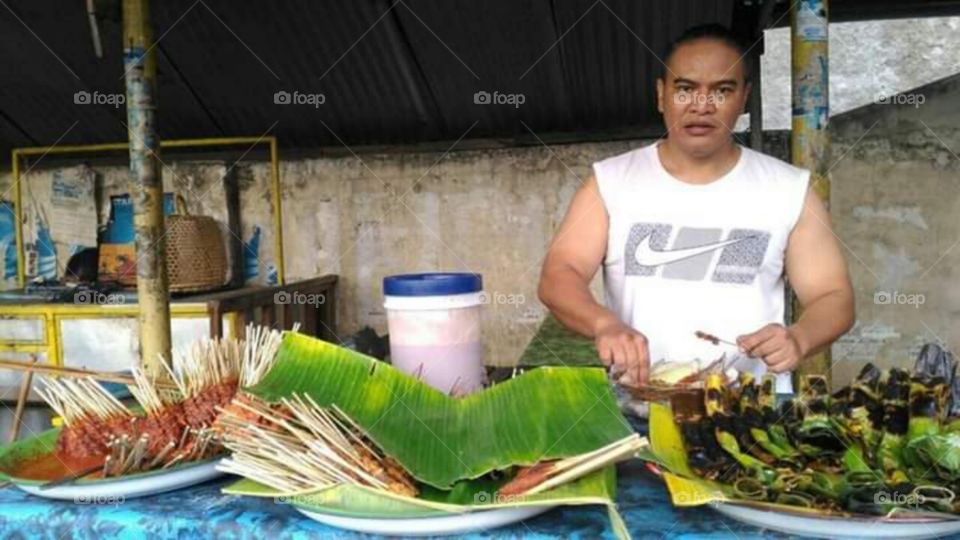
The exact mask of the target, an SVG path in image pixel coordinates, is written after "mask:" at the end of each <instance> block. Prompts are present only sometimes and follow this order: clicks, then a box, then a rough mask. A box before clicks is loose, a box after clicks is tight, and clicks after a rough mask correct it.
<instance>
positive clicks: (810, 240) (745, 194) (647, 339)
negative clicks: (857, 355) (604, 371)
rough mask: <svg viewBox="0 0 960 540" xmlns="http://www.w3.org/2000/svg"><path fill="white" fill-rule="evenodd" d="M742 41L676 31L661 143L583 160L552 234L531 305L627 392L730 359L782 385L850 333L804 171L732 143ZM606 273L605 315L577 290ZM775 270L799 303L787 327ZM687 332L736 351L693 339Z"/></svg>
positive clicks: (724, 33)
mask: <svg viewBox="0 0 960 540" xmlns="http://www.w3.org/2000/svg"><path fill="white" fill-rule="evenodd" d="M744 57H745V51H744V48H743V46H742V45H741V44H740V43H739V42H738V41H737V39H736V38H735V37H734V36H733V35H732V34H731V33H730V32H729V30H727V29H725V28H723V27H721V26H717V25H708V26H700V27H696V28H693V29H690V30H688V31H687V32H686V33H684V34H683V36H681V37H680V38H679V39H678V40H677V41H676V42H674V44H673V45H672V46H671V48H670V50H669V51H668V54H667V55H666V56H665V57H664V58H663V60H664V63H665V69H664V73H663V75H662V77H661V78H660V79H659V80H657V103H658V109H659V111H660V113H661V114H662V115H663V119H664V123H665V124H666V127H667V138H666V139H665V140H661V141H658V142H657V143H655V144H652V145H650V146H646V147H643V148H638V149H636V150H633V151H631V152H627V153H625V154H622V155H619V156H615V157H611V158H609V159H606V160H604V161H600V162H598V163H595V164H594V166H593V175H591V176H590V178H589V179H588V180H587V181H586V182H585V183H584V185H583V186H582V187H581V188H580V189H579V190H578V191H577V193H576V194H575V195H574V197H573V201H572V202H571V203H570V208H569V210H568V212H567V215H566V217H565V218H564V221H563V223H562V224H561V226H560V230H559V231H558V232H557V236H556V237H555V239H554V241H553V243H552V245H551V246H550V249H549V252H548V253H547V257H546V260H545V261H544V264H543V270H542V274H541V277H540V287H539V296H540V299H541V300H542V301H543V303H544V304H545V305H546V306H547V307H549V308H550V310H551V311H552V312H553V314H554V315H555V316H556V317H557V318H558V319H559V320H560V321H561V322H562V323H563V324H565V325H566V326H568V327H570V328H571V329H573V330H576V331H577V332H579V333H581V334H584V335H587V336H589V337H592V338H593V339H594V340H595V344H596V348H597V352H598V354H599V356H600V359H601V360H602V361H603V362H604V364H606V365H607V366H610V368H611V369H612V371H613V372H614V374H615V375H618V376H620V381H621V382H623V383H624V384H634V385H635V384H638V383H642V382H645V381H646V380H647V379H648V376H649V372H650V365H651V363H656V362H659V361H688V360H694V359H699V360H701V361H704V362H706V361H710V360H713V359H715V358H717V357H719V356H720V355H721V353H724V354H726V355H727V358H728V359H732V358H733V357H737V360H736V364H735V367H736V368H737V369H739V370H741V371H743V370H750V371H753V372H754V373H755V374H757V375H760V374H762V373H763V372H765V371H766V370H770V371H772V372H774V373H778V374H780V375H779V376H778V381H777V391H778V392H783V393H787V392H790V391H791V387H790V379H789V372H790V370H792V369H793V368H795V367H796V366H797V365H798V364H799V363H800V362H801V361H802V360H803V359H804V358H805V357H807V356H810V355H812V354H814V353H816V352H817V351H820V350H822V349H824V348H826V347H828V346H829V345H830V344H831V343H832V342H833V341H834V340H836V339H837V338H838V337H839V336H841V335H843V334H844V333H845V332H846V331H847V330H849V329H850V327H851V326H852V324H853V320H854V306H853V290H852V287H851V285H850V279H849V277H848V275H847V267H846V262H845V261H844V258H843V254H842V253H841V251H840V247H839V245H838V242H837V239H836V237H835V236H834V235H833V232H832V231H831V228H830V216H829V214H828V213H827V211H826V208H825V207H824V205H823V203H822V202H821V201H820V199H819V198H818V197H817V195H816V193H814V192H813V191H812V190H811V189H810V187H809V179H810V173H809V172H808V171H805V170H802V169H798V168H796V167H793V166H792V165H789V164H787V163H784V162H782V161H780V160H777V159H774V158H772V157H769V156H766V155H763V154H761V153H758V152H755V151H753V150H750V149H747V148H744V147H741V146H740V145H738V144H736V143H735V142H734V140H733V137H732V128H733V126H734V124H735V123H736V121H737V118H738V117H739V116H740V115H741V114H742V113H743V111H744V107H745V105H746V102H747V97H748V95H749V93H750V82H749V73H747V71H746V62H744V61H742V60H743V58H744ZM601 265H603V271H604V290H605V296H606V304H607V307H604V306H601V305H600V304H598V303H597V302H596V301H595V300H594V298H593V296H592V295H591V293H590V290H589V283H590V281H591V280H592V279H593V276H594V275H595V274H596V272H597V270H598V269H599V268H600V266H601ZM784 272H785V273H786V275H787V276H788V278H789V281H790V284H791V286H792V287H793V290H794V291H795V292H796V294H797V298H798V299H799V301H800V304H801V305H802V307H803V313H802V316H801V317H800V318H799V320H797V321H796V322H795V323H793V324H792V325H790V326H784V303H785V302H784V300H785V298H784V279H783V274H784ZM697 331H703V332H707V333H709V334H712V335H714V336H716V337H718V338H720V339H721V340H726V341H732V340H735V343H736V345H735V346H734V345H725V344H723V343H720V344H719V346H718V345H715V344H713V343H710V342H707V341H705V340H702V339H698V338H697V337H696V336H695V333H696V332H697Z"/></svg>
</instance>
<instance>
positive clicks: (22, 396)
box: [8, 356, 37, 443]
mask: <svg viewBox="0 0 960 540" xmlns="http://www.w3.org/2000/svg"><path fill="white" fill-rule="evenodd" d="M36 363H37V357H36V356H34V357H33V359H32V360H31V361H30V366H31V367H33V366H34V365H36ZM32 382H33V370H32V369H28V370H27V372H26V373H25V374H24V375H23V380H22V381H21V382H20V393H19V394H17V409H16V410H15V411H14V412H13V425H12V426H11V428H10V438H9V439H8V442H10V443H13V442H14V441H16V440H17V437H19V436H20V426H21V425H22V424H23V409H24V408H25V407H26V406H27V396H28V395H29V394H30V385H31V384H32Z"/></svg>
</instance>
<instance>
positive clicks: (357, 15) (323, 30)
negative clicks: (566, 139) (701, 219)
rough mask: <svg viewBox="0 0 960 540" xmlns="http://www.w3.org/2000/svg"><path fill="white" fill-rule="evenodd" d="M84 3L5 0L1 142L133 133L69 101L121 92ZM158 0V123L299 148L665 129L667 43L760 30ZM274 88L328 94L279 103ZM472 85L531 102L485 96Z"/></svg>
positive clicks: (646, 6)
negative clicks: (661, 88) (316, 100)
mask: <svg viewBox="0 0 960 540" xmlns="http://www.w3.org/2000/svg"><path fill="white" fill-rule="evenodd" d="M883 3H884V4H886V5H887V7H888V11H887V12H891V10H894V9H895V6H893V5H892V4H894V3H893V2H883ZM83 4H84V3H83V2H69V3H65V2H62V1H60V2H56V1H54V0H35V1H30V2H19V3H15V4H14V3H7V4H6V5H8V6H9V8H4V9H0V59H2V64H0V65H3V66H4V67H5V68H6V69H5V71H4V75H3V84H2V85H0V150H3V151H6V149H9V148H11V147H16V146H31V145H37V144H52V143H55V142H57V141H60V142H62V143H94V142H105V141H117V140H123V139H125V138H126V128H125V127H124V124H123V123H124V122H125V121H126V117H125V112H124V109H123V107H113V106H110V105H95V104H89V105H78V104H75V102H74V94H75V93H77V92H90V93H91V94H92V93H93V92H98V93H100V94H115V93H123V64H122V39H121V26H120V9H119V2H118V0H100V1H98V2H97V9H98V24H99V30H100V34H101V38H102V42H103V48H104V57H103V58H102V59H97V58H96V57H95V56H94V53H93V47H92V44H91V37H90V28H89V23H88V20H87V15H86V12H85V10H84V5H83ZM151 4H152V6H151V9H152V10H153V11H152V17H153V23H154V30H155V37H156V38H157V45H156V48H157V53H158V54H157V60H158V70H159V75H160V79H159V81H160V83H159V84H160V88H159V104H160V113H159V129H160V134H161V136H162V137H163V138H166V139H172V138H193V137H211V136H218V135H259V134H262V133H265V132H267V131H270V132H271V133H272V134H275V135H277V136H278V137H279V138H280V140H281V143H282V144H283V145H284V146H286V147H288V148H294V147H296V148H309V147H317V146H332V145H339V144H340V143H341V142H343V143H346V144H348V145H359V144H396V143H411V142H421V141H438V140H450V141H452V140H456V139H459V138H460V137H466V138H499V137H503V138H517V137H530V136H531V133H530V132H531V131H532V132H534V133H536V134H538V135H545V134H547V133H562V132H576V133H583V134H595V133H601V132H615V131H617V130H625V129H630V130H636V131H642V130H644V129H649V130H655V129H658V126H659V119H658V117H657V114H656V107H655V95H654V80H655V78H656V77H657V75H658V74H659V73H660V63H659V60H658V59H657V57H656V55H659V54H661V52H662V51H663V49H664V48H665V46H666V44H667V42H668V40H670V39H672V38H673V37H675V36H676V35H678V34H679V33H680V32H681V31H682V30H683V29H684V28H686V27H688V26H690V25H692V24H697V23H703V22H711V21H717V22H722V23H725V24H735V25H736V26H739V27H747V28H749V27H752V26H755V25H752V26H751V24H746V25H745V24H744V23H743V20H744V19H745V18H749V17H751V16H755V15H754V14H755V13H757V12H758V9H757V8H756V4H757V2H756V1H753V2H750V1H747V0H716V1H714V0H647V1H643V2H639V1H632V0H486V1H481V2H477V1H469V2H468V1H460V2H455V1H450V0H402V1H394V0H390V1H388V0H325V1H323V2H316V1H312V2H311V1H309V0H288V1H283V2H237V1H232V2H231V1H228V0H166V1H163V2H160V1H154V2H152V3H151ZM783 4H784V5H783V6H782V7H781V8H780V9H784V8H785V7H786V4H787V3H786V2H783ZM858 4H859V5H862V6H873V5H875V4H876V2H870V1H867V0H845V1H844V0H834V1H833V2H832V6H833V7H832V9H833V12H834V14H837V13H839V14H841V15H842V16H843V17H845V18H846V19H850V18H853V17H856V11H855V10H854V9H853V8H854V7H855V6H856V5H858ZM896 4H897V5H900V6H901V7H902V5H905V4H908V2H899V3H896ZM909 4H910V5H911V6H912V7H911V8H910V9H911V13H912V14H913V15H917V16H918V15H921V14H923V10H924V9H929V10H930V12H931V13H933V12H934V11H936V13H937V14H942V13H943V12H945V11H948V10H951V9H952V10H953V11H952V12H954V13H956V12H957V11H958V6H960V1H945V0H937V1H925V2H924V1H920V2H909ZM864 9H871V10H872V11H869V13H874V14H875V16H876V15H878V13H877V11H876V8H875V7H870V8H868V7H864ZM277 92H289V93H290V94H293V93H294V92H298V93H300V94H313V93H322V94H323V95H324V97H325V102H324V103H323V104H322V105H319V106H318V107H311V106H309V105H289V104H288V105H283V104H276V103H274V95H275V94H276V93H277ZM477 92H488V93H490V94H491V95H493V94H494V92H497V93H498V95H511V94H513V95H516V94H522V95H523V99H524V103H523V104H522V105H520V106H519V107H515V106H511V105H508V104H503V105H492V104H491V105H484V104H476V103H475V102H474V96H475V94H476V93H477Z"/></svg>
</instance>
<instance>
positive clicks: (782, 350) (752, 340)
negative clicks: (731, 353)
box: [737, 324, 806, 373]
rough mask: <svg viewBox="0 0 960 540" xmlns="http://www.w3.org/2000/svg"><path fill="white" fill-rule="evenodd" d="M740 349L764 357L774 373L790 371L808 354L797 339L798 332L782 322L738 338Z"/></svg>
mask: <svg viewBox="0 0 960 540" xmlns="http://www.w3.org/2000/svg"><path fill="white" fill-rule="evenodd" d="M737 345H739V346H740V349H741V350H742V351H743V352H744V353H746V354H748V355H750V356H752V357H754V358H761V359H763V361H764V363H766V364H767V368H768V369H769V370H770V371H772V372H774V373H783V372H785V371H790V370H791V369H793V368H794V367H796V366H797V364H799V363H800V360H803V358H804V357H805V356H806V348H805V347H804V346H803V345H802V344H801V342H800V340H798V339H797V336H796V332H795V331H793V330H792V329H790V328H785V327H784V326H783V325H782V324H768V325H766V326H764V327H763V328H761V329H760V330H757V331H756V332H754V333H752V334H745V335H742V336H740V337H738V338H737Z"/></svg>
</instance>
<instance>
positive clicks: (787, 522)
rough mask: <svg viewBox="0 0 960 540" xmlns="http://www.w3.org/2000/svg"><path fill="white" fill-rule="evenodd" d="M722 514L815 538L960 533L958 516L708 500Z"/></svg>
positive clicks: (892, 536)
mask: <svg viewBox="0 0 960 540" xmlns="http://www.w3.org/2000/svg"><path fill="white" fill-rule="evenodd" d="M710 506H712V507H713V508H714V509H715V510H716V511H718V512H720V513H721V514H723V515H725V516H727V517H731V518H733V519H736V520H738V521H742V522H743V523H747V524H749V525H754V526H757V527H762V528H764V529H769V530H772V531H779V532H783V533H787V534H795V535H799V536H808V537H815V538H856V539H860V538H897V539H920V538H938V537H949V536H950V535H953V534H960V520H940V519H927V518H914V519H907V518H899V519H897V520H884V519H881V518H843V517H833V516H829V517H812V516H805V515H800V514H794V513H789V512H776V511H773V510H765V509H761V508H754V507H751V506H744V505H740V504H730V503H710Z"/></svg>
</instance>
